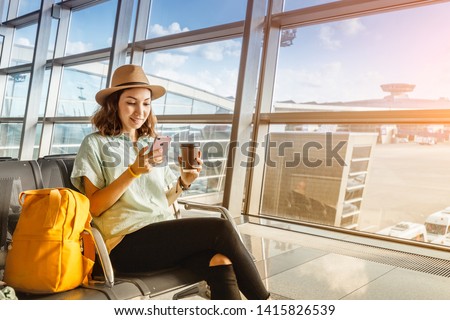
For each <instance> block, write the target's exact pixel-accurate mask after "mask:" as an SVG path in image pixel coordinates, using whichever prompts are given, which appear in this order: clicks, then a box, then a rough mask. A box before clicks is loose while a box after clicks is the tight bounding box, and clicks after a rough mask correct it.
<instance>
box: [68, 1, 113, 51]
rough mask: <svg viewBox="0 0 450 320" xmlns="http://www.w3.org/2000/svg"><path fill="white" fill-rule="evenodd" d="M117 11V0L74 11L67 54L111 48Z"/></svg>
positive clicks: (101, 2)
mask: <svg viewBox="0 0 450 320" xmlns="http://www.w3.org/2000/svg"><path fill="white" fill-rule="evenodd" d="M116 9H117V0H107V1H100V2H99V3H98V4H95V5H92V6H89V7H83V8H82V9H79V10H74V11H73V12H72V17H71V20H70V28H69V30H70V31H69V36H68V39H67V45H66V53H65V54H66V55H72V54H78V53H86V52H89V51H93V50H97V49H103V48H108V47H111V43H112V37H113V31H114V22H115V16H116ZM99 17H101V22H100V21H99ZM93 30H95V32H93Z"/></svg>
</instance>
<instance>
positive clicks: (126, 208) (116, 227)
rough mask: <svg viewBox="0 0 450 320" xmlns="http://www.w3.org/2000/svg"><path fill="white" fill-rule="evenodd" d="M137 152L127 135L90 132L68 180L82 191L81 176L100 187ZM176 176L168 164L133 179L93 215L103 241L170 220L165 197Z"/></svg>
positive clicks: (147, 142)
mask: <svg viewBox="0 0 450 320" xmlns="http://www.w3.org/2000/svg"><path fill="white" fill-rule="evenodd" d="M152 141H153V138H148V137H141V138H140V139H139V140H138V149H141V148H143V147H144V146H145V145H150V144H151V143H152ZM137 153H138V151H137V150H136V148H134V147H133V143H132V141H131V140H130V139H129V137H128V135H126V134H121V135H119V136H114V137H111V136H107V137H105V136H101V135H100V134H99V133H92V134H90V135H88V136H86V137H85V138H84V140H83V142H82V143H81V146H80V149H79V151H78V154H77V157H76V159H75V163H74V167H73V171H72V176H71V180H72V183H73V185H74V186H75V187H76V188H78V190H80V192H82V193H85V190H84V184H83V177H84V176H85V177H87V178H88V179H89V180H90V181H91V182H92V183H93V184H94V185H95V186H96V187H97V188H99V189H102V188H104V187H106V186H108V185H109V184H111V183H112V182H113V181H114V180H116V179H117V178H118V177H119V176H120V175H121V174H122V173H123V172H124V171H125V170H127V169H128V166H129V165H130V164H132V163H133V162H134V161H135V159H136V156H137ZM175 183H176V176H175V174H174V173H173V172H172V171H171V169H170V168H169V166H163V167H155V168H153V170H152V171H151V172H150V173H148V174H143V175H141V176H140V177H139V178H137V179H134V181H133V182H132V184H131V185H130V186H129V188H128V189H127V191H125V193H124V194H123V195H122V196H121V197H120V199H119V200H118V201H117V202H116V203H115V204H114V205H113V206H111V207H110V208H109V209H108V210H106V211H105V212H103V214H102V215H100V216H99V217H93V220H94V223H95V224H96V225H97V227H98V228H99V229H100V231H101V233H102V235H103V237H104V239H105V240H108V239H111V240H113V238H117V237H119V238H120V237H121V236H124V235H126V234H129V233H131V232H133V231H136V230H138V229H140V228H142V227H144V226H147V225H149V224H150V223H153V222H157V221H163V220H169V219H173V212H172V211H171V210H170V208H169V204H168V201H167V197H166V190H167V187H168V186H171V185H175Z"/></svg>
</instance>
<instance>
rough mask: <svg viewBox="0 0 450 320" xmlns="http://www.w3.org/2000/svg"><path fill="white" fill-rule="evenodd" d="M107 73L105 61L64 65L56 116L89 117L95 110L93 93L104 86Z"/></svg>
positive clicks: (95, 103)
mask: <svg viewBox="0 0 450 320" xmlns="http://www.w3.org/2000/svg"><path fill="white" fill-rule="evenodd" d="M107 74H108V64H107V62H106V61H104V62H91V63H85V64H80V65H76V66H67V67H64V71H63V77H62V83H61V90H60V94H59V98H58V108H57V116H60V117H90V116H91V115H92V114H93V113H94V112H95V111H96V110H97V102H96V101H95V94H96V93H97V92H98V91H99V90H100V89H103V88H104V87H105V86H106V76H107Z"/></svg>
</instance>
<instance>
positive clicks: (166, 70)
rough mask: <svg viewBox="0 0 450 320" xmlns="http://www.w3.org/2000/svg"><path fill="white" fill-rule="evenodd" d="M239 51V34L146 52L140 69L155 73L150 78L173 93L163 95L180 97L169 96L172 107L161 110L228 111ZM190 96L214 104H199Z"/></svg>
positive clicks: (234, 92)
mask: <svg viewBox="0 0 450 320" xmlns="http://www.w3.org/2000/svg"><path fill="white" fill-rule="evenodd" d="M240 53H241V39H240V38H239V39H229V40H223V41H218V42H212V43H206V44H201V45H194V46H190V47H182V48H177V49H171V50H166V51H158V52H147V53H146V54H145V60H144V69H145V70H146V72H147V74H148V75H150V76H154V77H157V79H156V78H155V79H154V81H156V82H158V83H159V84H161V85H163V86H165V87H166V89H167V91H168V92H172V93H173V94H174V95H173V96H171V95H167V99H176V100H183V101H184V102H183V103H177V102H176V101H175V100H173V103H171V104H170V105H171V107H172V108H171V109H169V108H168V106H169V105H168V106H166V109H165V111H164V112H165V113H170V114H174V113H180V114H185V113H197V112H199V113H204V112H207V113H210V114H215V113H218V111H220V113H227V112H229V113H232V112H233V110H234V97H235V96H236V86H237V76H238V72H239V58H240ZM175 95H176V96H175ZM176 97H178V98H176ZM182 97H183V98H182ZM186 99H187V100H186ZM192 99H194V100H198V101H202V102H203V103H207V104H210V105H214V106H216V107H217V108H199V107H198V104H194V103H193V101H191V100H192ZM188 100H189V101H190V102H188ZM178 102H180V101H178ZM186 104H188V105H189V106H188V105H186ZM194 105H195V107H194Z"/></svg>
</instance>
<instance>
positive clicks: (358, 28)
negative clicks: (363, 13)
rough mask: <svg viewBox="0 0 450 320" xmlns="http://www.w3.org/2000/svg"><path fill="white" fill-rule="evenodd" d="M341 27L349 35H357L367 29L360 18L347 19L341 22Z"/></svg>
mask: <svg viewBox="0 0 450 320" xmlns="http://www.w3.org/2000/svg"><path fill="white" fill-rule="evenodd" d="M341 27H342V31H343V32H344V34H345V35H347V36H355V35H357V34H359V33H360V32H362V31H364V30H365V29H366V27H365V26H364V25H363V23H362V21H361V19H360V18H355V19H349V20H345V21H343V22H341Z"/></svg>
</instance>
